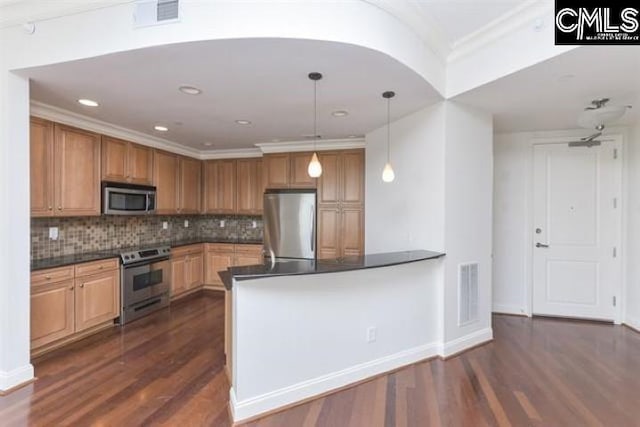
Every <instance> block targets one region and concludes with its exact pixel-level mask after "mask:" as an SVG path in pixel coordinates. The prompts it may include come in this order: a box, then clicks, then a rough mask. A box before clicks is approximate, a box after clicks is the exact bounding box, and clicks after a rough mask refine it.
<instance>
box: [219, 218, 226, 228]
mask: <svg viewBox="0 0 640 427" xmlns="http://www.w3.org/2000/svg"><path fill="white" fill-rule="evenodd" d="M225 222H226V221H225V220H224V219H221V220H220V228H224V223H225Z"/></svg>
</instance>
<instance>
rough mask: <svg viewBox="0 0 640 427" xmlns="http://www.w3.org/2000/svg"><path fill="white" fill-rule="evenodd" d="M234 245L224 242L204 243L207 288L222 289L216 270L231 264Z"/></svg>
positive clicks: (222, 269)
mask: <svg viewBox="0 0 640 427" xmlns="http://www.w3.org/2000/svg"><path fill="white" fill-rule="evenodd" d="M234 254H235V249H234V245H232V244H226V243H208V244H206V245H205V275H204V276H205V277H204V283H205V285H206V286H207V287H208V288H213V289H220V290H223V289H224V285H223V284H222V280H221V279H220V276H219V275H218V272H220V271H224V270H226V269H227V268H229V267H231V266H233V257H234Z"/></svg>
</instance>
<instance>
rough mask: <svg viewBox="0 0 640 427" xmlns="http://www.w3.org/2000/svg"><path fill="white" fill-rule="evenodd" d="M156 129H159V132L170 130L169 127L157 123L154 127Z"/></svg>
mask: <svg viewBox="0 0 640 427" xmlns="http://www.w3.org/2000/svg"><path fill="white" fill-rule="evenodd" d="M153 128H154V129H155V130H157V131H158V132H168V131H169V128H168V127H166V126H162V125H155V126H154V127H153Z"/></svg>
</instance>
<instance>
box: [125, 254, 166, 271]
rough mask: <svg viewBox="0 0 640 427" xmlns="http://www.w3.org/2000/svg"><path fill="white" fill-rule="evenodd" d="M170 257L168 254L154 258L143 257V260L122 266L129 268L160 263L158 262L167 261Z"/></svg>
mask: <svg viewBox="0 0 640 427" xmlns="http://www.w3.org/2000/svg"><path fill="white" fill-rule="evenodd" d="M168 259H169V257H168V256H166V257H162V258H154V259H143V260H140V261H137V262H134V263H131V264H125V265H123V266H122V268H123V269H125V270H127V269H129V268H135V267H141V266H144V265H149V264H155V263H158V262H162V261H167V260H168Z"/></svg>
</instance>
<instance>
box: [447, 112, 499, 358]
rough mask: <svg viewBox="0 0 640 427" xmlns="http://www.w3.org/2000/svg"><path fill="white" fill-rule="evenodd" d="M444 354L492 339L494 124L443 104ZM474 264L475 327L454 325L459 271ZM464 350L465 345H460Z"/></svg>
mask: <svg viewBox="0 0 640 427" xmlns="http://www.w3.org/2000/svg"><path fill="white" fill-rule="evenodd" d="M445 141H446V142H445V212H444V214H445V221H444V222H445V252H446V253H447V256H446V260H445V266H446V267H445V282H444V327H445V329H444V334H445V335H444V341H445V347H446V351H445V353H449V354H450V353H452V352H455V351H456V350H457V349H458V348H459V344H458V343H459V340H460V339H463V340H464V339H465V338H464V337H470V336H472V335H474V334H480V336H486V335H487V334H489V338H490V337H491V335H490V334H491V332H490V331H491V269H492V266H491V246H492V244H491V241H492V193H493V192H492V188H493V149H492V143H493V119H492V116H491V115H490V114H488V113H485V112H482V111H479V110H476V109H473V108H470V107H466V106H464V105H461V104H458V103H456V102H451V101H447V102H445ZM469 262H475V263H478V290H479V300H478V312H479V319H478V321H477V322H474V323H471V324H469V325H466V326H459V323H458V297H459V293H458V266H459V264H461V263H469ZM463 347H464V346H463Z"/></svg>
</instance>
